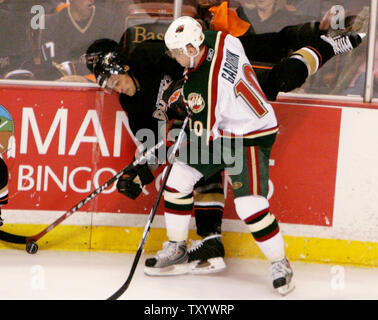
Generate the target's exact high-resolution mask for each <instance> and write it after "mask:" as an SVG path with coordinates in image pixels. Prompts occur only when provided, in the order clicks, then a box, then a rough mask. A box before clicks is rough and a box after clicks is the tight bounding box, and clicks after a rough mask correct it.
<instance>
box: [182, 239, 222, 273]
mask: <svg viewBox="0 0 378 320" xmlns="http://www.w3.org/2000/svg"><path fill="white" fill-rule="evenodd" d="M188 256H189V259H188V263H189V273H191V274H207V273H215V272H220V271H222V270H224V269H226V263H225V262H224V259H223V258H224V247H223V243H222V235H220V234H214V235H210V236H207V237H205V238H204V239H202V240H197V241H193V242H192V244H191V246H190V247H189V250H188Z"/></svg>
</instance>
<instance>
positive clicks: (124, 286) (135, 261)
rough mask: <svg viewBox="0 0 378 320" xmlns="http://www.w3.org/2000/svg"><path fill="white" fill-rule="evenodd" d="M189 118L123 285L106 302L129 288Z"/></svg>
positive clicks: (179, 137)
mask: <svg viewBox="0 0 378 320" xmlns="http://www.w3.org/2000/svg"><path fill="white" fill-rule="evenodd" d="M189 117H190V116H187V117H186V119H185V120H184V123H183V125H182V127H181V130H180V134H179V136H178V138H177V141H176V143H175V144H174V146H173V149H172V153H171V154H170V157H169V159H168V162H169V165H168V167H167V170H166V172H165V174H164V177H163V180H162V183H161V186H160V189H159V193H158V195H157V197H156V200H155V203H154V206H153V207H152V209H151V212H150V215H149V217H148V221H147V224H146V226H145V227H144V232H143V235H142V239H141V241H140V243H139V246H138V249H137V252H136V254H135V257H134V261H133V264H132V266H131V269H130V272H129V275H128V277H127V279H126V281H125V283H124V284H123V285H122V286H121V287H120V288H119V289H118V290H117V291H116V292H115V293H113V294H112V295H111V296H110V297H109V298H108V299H107V300H117V299H118V298H119V297H120V296H121V295H123V294H124V293H125V291H126V290H127V289H128V287H129V286H130V283H131V280H132V279H133V276H134V273H135V270H136V268H137V265H138V262H139V259H140V257H141V255H142V253H143V249H144V245H145V243H146V240H147V237H148V234H149V232H150V228H151V225H152V222H153V220H154V217H155V214H156V211H157V209H158V207H159V204H160V200H161V198H162V196H163V192H164V187H165V185H166V183H167V180H168V177H169V174H170V172H171V169H172V166H173V162H174V160H175V158H176V154H177V151H178V149H179V147H180V145H181V143H182V141H183V139H184V137H185V128H186V126H187V123H188V121H189Z"/></svg>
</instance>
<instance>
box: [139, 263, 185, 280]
mask: <svg viewBox="0 0 378 320" xmlns="http://www.w3.org/2000/svg"><path fill="white" fill-rule="evenodd" d="M144 273H145V274H146V275H148V276H154V277H156V276H162V277H164V276H178V275H181V274H187V273H189V264H188V263H181V264H174V265H171V266H168V267H164V268H153V267H144Z"/></svg>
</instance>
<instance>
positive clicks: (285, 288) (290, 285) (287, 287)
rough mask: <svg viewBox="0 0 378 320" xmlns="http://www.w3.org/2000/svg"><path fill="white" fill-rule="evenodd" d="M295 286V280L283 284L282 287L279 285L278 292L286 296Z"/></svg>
mask: <svg viewBox="0 0 378 320" xmlns="http://www.w3.org/2000/svg"><path fill="white" fill-rule="evenodd" d="M294 288H295V284H294V282H293V281H290V283H288V284H286V285H284V286H282V287H279V288H277V289H276V290H277V292H278V293H279V294H280V295H281V296H286V295H287V294H288V293H290V292H291V291H293V290H294Z"/></svg>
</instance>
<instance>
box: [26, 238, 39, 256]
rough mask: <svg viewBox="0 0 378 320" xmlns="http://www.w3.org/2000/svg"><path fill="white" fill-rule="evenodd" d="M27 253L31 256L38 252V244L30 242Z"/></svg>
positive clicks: (27, 245)
mask: <svg viewBox="0 0 378 320" xmlns="http://www.w3.org/2000/svg"><path fill="white" fill-rule="evenodd" d="M26 251H27V252H28V253H30V254H34V253H36V252H37V251H38V244H36V243H35V242H34V241H30V242H28V243H27V244H26Z"/></svg>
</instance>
